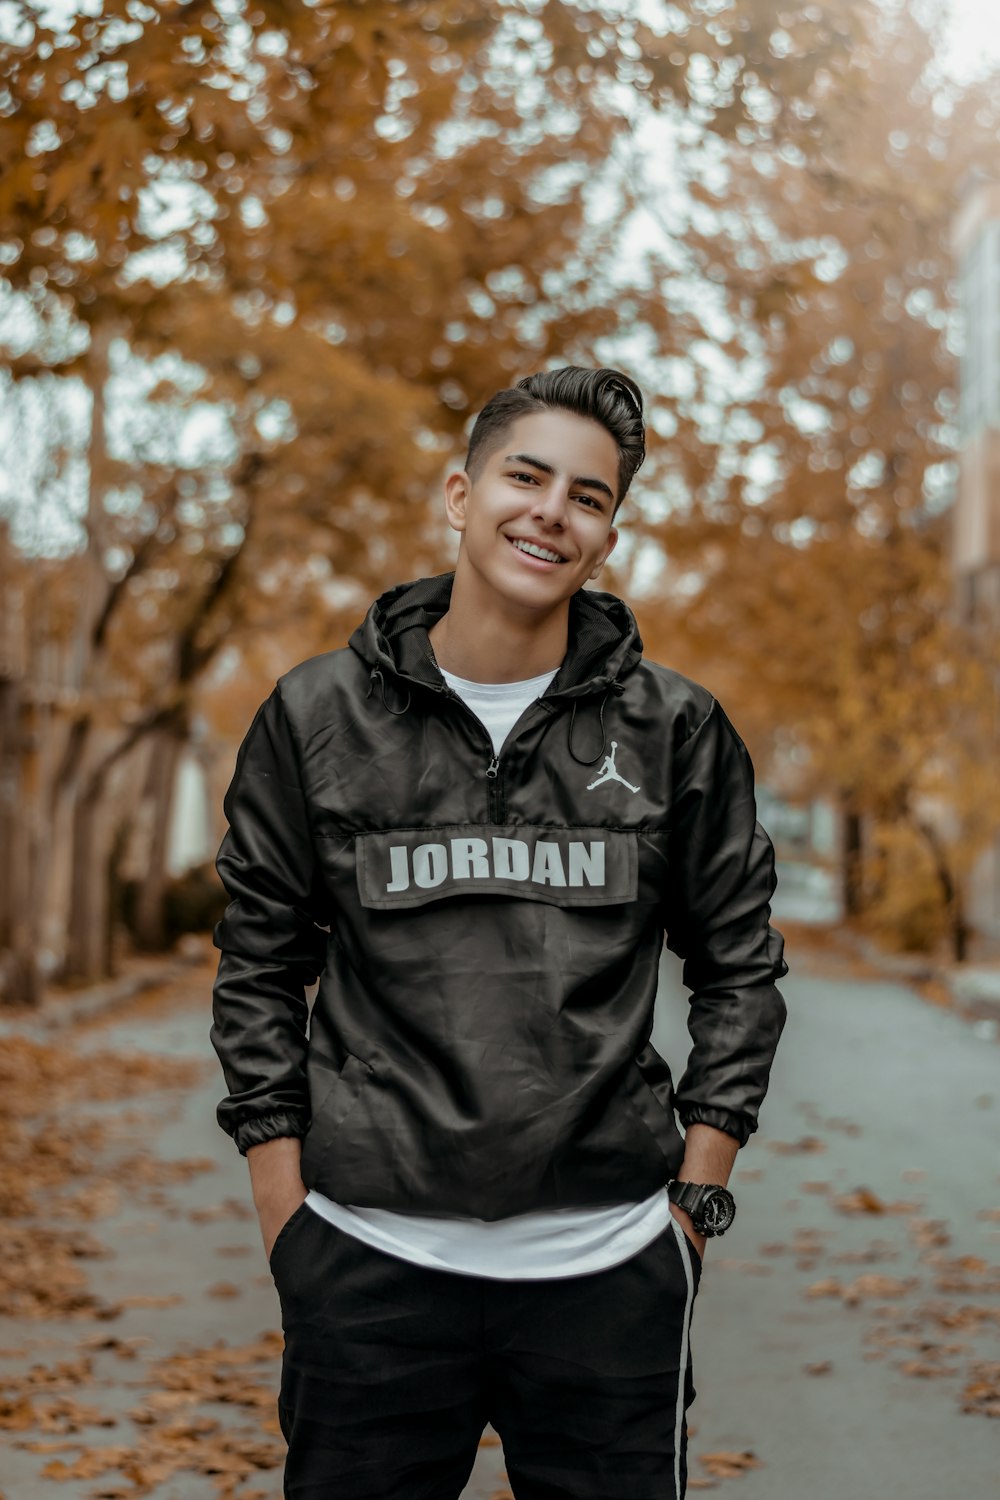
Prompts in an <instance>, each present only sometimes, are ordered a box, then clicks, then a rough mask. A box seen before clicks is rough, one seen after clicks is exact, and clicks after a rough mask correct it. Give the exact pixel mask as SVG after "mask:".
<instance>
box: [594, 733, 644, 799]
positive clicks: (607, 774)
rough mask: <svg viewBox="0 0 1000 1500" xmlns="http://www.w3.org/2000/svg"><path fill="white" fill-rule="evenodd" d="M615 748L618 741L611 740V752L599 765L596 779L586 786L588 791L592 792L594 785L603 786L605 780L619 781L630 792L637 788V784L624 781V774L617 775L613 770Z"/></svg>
mask: <svg viewBox="0 0 1000 1500" xmlns="http://www.w3.org/2000/svg"><path fill="white" fill-rule="evenodd" d="M617 749H618V741H617V740H612V741H611V754H610V755H606V756H605V757H604V764H603V766H602V767H601V773H600V775H599V776H598V777H597V779H596V781H592V782H591V783H590V785H589V786H588V788H587V791H588V792H592V791H593V790H594V787H595V786H603V785H604V783H605V782H606V781H620V782H621V784H622V786H627V787H628V789H629V791H630V792H637V791H638V790H639V788H638V787H637V786H633V785H632V783H631V781H626V780H625V777H624V776H619V774H618V772H617V771H616V770H615V751H616V750H617Z"/></svg>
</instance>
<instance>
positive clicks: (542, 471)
mask: <svg viewBox="0 0 1000 1500" xmlns="http://www.w3.org/2000/svg"><path fill="white" fill-rule="evenodd" d="M643 456H644V429H643V416H642V398H641V395H640V393H639V390H638V388H637V387H636V386H635V384H634V383H633V382H632V381H631V380H629V379H628V377H627V376H625V375H622V374H620V373H619V372H617V371H614V370H607V369H598V370H590V369H580V368H575V367H569V368H566V369H562V370H555V371H550V372H547V373H544V374H538V375H533V376H530V377H528V378H526V379H525V380H522V381H520V382H519V383H518V385H517V387H516V388H515V389H513V390H505V391H500V392H499V393H498V394H497V395H495V396H494V397H493V398H492V399H491V400H490V401H489V402H488V403H487V405H486V406H485V407H484V409H483V411H482V412H481V413H480V415H479V417H478V419H477V421H476V424H475V426H474V428H473V431H472V436H471V439H470V444H469V452H468V456H467V459H466V465H465V468H464V469H461V470H458V471H457V472H454V473H452V474H451V475H450V476H449V477H448V479H447V481H446V484H445V503H446V507H447V515H448V520H449V523H450V525H451V526H452V527H453V528H454V529H455V530H456V531H457V532H459V534H460V537H461V542H460V546H459V554H458V561H457V564H456V567H455V570H454V573H445V574H442V575H441V576H439V577H435V578H424V579H420V580H418V581H416V582H411V583H405V584H400V585H398V586H397V587H395V588H392V589H390V590H388V592H387V593H385V594H383V595H382V596H381V597H380V598H379V599H378V600H376V602H375V603H374V604H373V605H372V606H371V608H370V610H369V611H368V615H367V618H366V619H365V620H364V622H363V623H362V624H361V625H359V626H358V628H357V630H355V632H354V634H353V635H352V636H351V639H350V643H349V645H348V646H346V647H344V648H342V649H340V650H335V651H330V652H327V653H325V654H324V655H322V656H318V657H314V658H313V659H311V660H309V661H306V662H303V663H302V664H301V665H299V666H297V667H295V668H293V670H292V671H290V672H287V673H286V674H285V675H284V676H283V677H281V678H280V679H279V681H278V683H277V686H276V687H275V689H274V691H273V692H272V693H271V695H270V697H269V698H268V699H267V701H266V702H265V703H264V704H263V705H262V706H261V708H260V709H259V710H258V713H257V716H256V718H255V719H254V722H253V724H252V726H251V728H250V731H249V733H248V734H247V737H246V739H245V741H244V743H243V745H242V747H241V749H240V752H239V757H238V760H237V765H236V772H235V775H234V778H233V781H232V784H231V786H230V788H229V791H228V793H227V796H226V799H225V810H226V815H227V818H228V820H229V825H230V828H229V832H228V833H227V835H226V837H225V840H224V842H223V845H222V848H221V850H220V852H219V858H218V870H219V873H220V875H221V877H222V880H223V882H224V884H225V886H226V889H227V891H228V893H229V895H230V897H231V904H230V905H229V907H228V908H227V910H226V913H225V916H224V917H223V919H222V921H221V922H220V923H219V925H218V927H217V928H216V934H215V942H216V946H217V947H218V948H219V949H220V950H221V953H222V957H221V959H220V963H219V970H218V977H217V980H216V984H215V992H214V1018H215V1019H214V1026H213V1028H212V1041H213V1044H214V1046H215V1048H216V1051H217V1053H218V1055H219V1058H220V1060H221V1062H222V1066H223V1070H224V1073H225V1078H226V1083H227V1086H228V1088H229V1091H230V1092H229V1096H228V1098H226V1099H225V1100H224V1101H223V1102H222V1103H221V1104H220V1106H219V1111H218V1118H219V1123H220V1124H221V1126H222V1128H223V1129H224V1130H226V1131H228V1132H229V1133H230V1134H231V1135H232V1136H233V1137H234V1139H235V1142H236V1144H237V1146H238V1147H239V1149H240V1151H241V1152H243V1153H244V1154H245V1155H246V1156H247V1159H248V1162H249V1166H250V1173H251V1178H252V1185H253V1194H254V1201H255V1203H256V1206H257V1210H258V1213H259V1216H260V1223H261V1230H262V1234H263V1239H264V1245H265V1249H266V1251H267V1253H268V1257H269V1263H270V1267H271V1271H272V1275H273V1277H274V1281H275V1285H276V1287H277V1291H278V1295H279V1299H280V1303H281V1311H282V1324H283V1328H284V1332H285V1353H284V1359H283V1366H282V1380H281V1392H280V1397H279V1416H280V1421H281V1427H282V1431H283V1433H284V1435H285V1437H286V1439H287V1441H288V1457H287V1461H286V1465H285V1488H284V1494H285V1496H286V1497H288V1500H305V1497H310V1500H313V1497H315V1500H319V1497H320V1496H324V1497H325V1496H327V1495H330V1496H333V1495H336V1496H337V1500H375V1497H379V1500H424V1497H426V1500H432V1497H433V1500H451V1497H458V1496H459V1495H460V1494H461V1492H462V1490H463V1488H464V1486H465V1484H466V1481H467V1479H468V1477H469V1474H470V1471H471V1468H472V1465H473V1462H474V1459H475V1456H476V1450H477V1446H478V1442H479V1438H480V1436H481V1435H482V1432H483V1428H484V1426H485V1425H486V1423H487V1421H489V1422H491V1423H492V1424H493V1426H494V1427H495V1428H496V1430H497V1431H498V1432H499V1434H500V1436H501V1439H502V1441H503V1448H504V1460H505V1464H506V1468H507V1473H508V1476H509V1480H510V1485H511V1488H512V1490H513V1492H514V1494H515V1496H516V1497H517V1500H557V1497H560V1500H611V1497H614V1500H653V1497H654V1496H655V1497H657V1500H667V1497H675V1500H679V1497H680V1496H682V1495H683V1494H684V1492H685V1485H686V1475H687V1426H686V1411H687V1408H688V1406H689V1405H690V1403H691V1401H692V1400H693V1398H694V1394H695V1391H694V1385H693V1380H692V1366H691V1355H690V1344H689V1334H690V1325H691V1312H692V1305H693V1302H694V1299H695V1295H696V1292H697V1289H698V1285H699V1281H700V1278H701V1274H702V1256H703V1255H704V1252H705V1243H706V1239H707V1237H709V1236H712V1235H715V1234H720V1233H722V1232H724V1230H725V1229H726V1228H727V1227H728V1225H729V1224H730V1223H731V1221H732V1217H733V1213H734V1204H733V1200H732V1196H731V1195H730V1194H729V1193H728V1190H727V1188H726V1183H727V1181H728V1178H729V1175H730V1171H731V1168H732V1165H733V1161H734V1158H735V1155H736V1152H737V1150H738V1149H739V1147H740V1145H742V1144H744V1143H745V1142H746V1141H747V1139H748V1138H749V1136H750V1134H751V1132H752V1131H753V1130H754V1129H756V1124H757V1114H758V1108H759V1105H760V1103H761V1100H762V1099H763V1097H764V1094H765V1091H766V1088H767V1081H768V1075H769V1071H770V1067H771V1062H772V1059H773V1056H774V1052H775V1048H776V1047H777V1044H778V1039H779V1036H780V1034H781V1030H782V1027H783V1025H784V1020H785V1005H784V1001H783V999H782V996H781V994H780V992H779V991H778V989H777V988H776V987H775V981H776V980H777V979H779V978H780V977H781V976H782V975H783V974H785V973H787V965H786V964H785V961H784V958H783V956H782V954H783V941H782V938H781V936H780V934H779V933H777V932H776V931H775V930H774V929H773V928H772V927H771V926H770V925H769V916H770V907H769V901H770V898H771V896H772V894H773V892H774V887H775V875H774V855H773V850H772V847H771V844H770V841H769V840H768V838H767V836H766V834H765V833H764V832H763V830H762V829H761V827H760V825H759V824H758V823H757V821H756V810H755V803H754V792H753V769H752V766H751V763H750V759H749V757H748V755H747V752H746V749H745V747H744V745H743V743H742V741H741V740H740V738H739V736H738V735H737V733H736V731H735V730H734V728H733V726H732V725H731V723H730V722H729V719H728V718H727V717H726V715H725V713H724V712H723V710H722V708H721V706H720V705H719V703H718V702H717V701H716V700H715V699H714V698H713V697H712V695H711V693H709V692H708V691H707V689H705V688H704V687H701V686H699V685H698V684H697V683H695V682H692V681H691V680H689V679H688V678H686V677H683V676H681V675H680V674H679V673H677V672H675V671H673V670H671V669H670V668H668V667H664V666H660V665H658V664H657V663H655V662H651V661H647V660H645V659H644V658H643V655H642V642H641V640H640V638H639V633H638V630H637V627H636V622H635V619H634V617H633V615H632V613H631V611H630V610H629V609H628V607H627V605H625V604H624V603H623V602H622V601H621V600H620V599H618V598H616V597H615V596H614V595H612V594H607V593H601V592H598V591H594V590H589V589H586V588H585V587H584V585H585V584H586V583H588V582H589V581H591V580H593V579H596V578H597V577H598V575H599V574H600V571H601V568H602V567H603V565H604V563H605V562H606V560H607V558H608V556H609V555H610V553H611V551H612V549H613V548H614V546H615V543H616V541H617V539H618V532H617V530H616V528H615V526H614V524H613V523H614V519H615V516H616V515H617V511H618V507H619V506H620V505H621V502H622V500H623V498H624V496H625V493H626V491H627V489H628V487H629V483H630V481H631V479H632V476H633V474H634V472H635V470H636V469H637V468H638V466H639V464H640V463H641V462H642V459H643ZM664 932H665V933H666V939H667V943H668V946H669V947H670V948H671V949H672V950H673V951H674V952H675V953H677V954H679V955H681V956H682V957H683V959H684V960H685V967H684V981H685V984H686V985H687V986H688V987H689V988H690V989H691V991H692V995H691V1000H690V1016H689V1023H688V1024H689V1029H690V1032H691V1036H692V1039H693V1042H694V1046H693V1049H692V1051H691V1054H690V1057H689V1058H688V1061H687V1067H686V1070H685V1071H684V1074H683V1076H682V1077H681V1078H680V1080H679V1082H678V1083H677V1085H676V1086H675V1085H674V1083H673V1080H672V1077H671V1072H670V1069H669V1067H668V1065H667V1063H666V1062H665V1061H664V1059H663V1058H661V1057H660V1056H658V1055H657V1053H656V1052H655V1051H654V1049H653V1048H652V1046H651V1045H650V1042H649V1036H650V1030H651V1027H652V1020H653V1001H654V996H655V993H656V984H657V970H658V963H659V959H660V955H661V950H662V946H663V939H664ZM317 976H319V991H318V994H317V997H316V1000H315V1004H314V1007H313V1010H312V1014H311V1017H308V1026H307V1012H308V1007H307V1002H306V998H305V995H304V990H305V988H306V987H307V986H308V985H310V984H312V983H314V982H315V980H316V978H317ZM678 1118H679V1120H680V1122H681V1124H682V1125H684V1127H685V1133H684V1134H683V1135H682V1134H681V1132H680V1131H679V1129H678V1127H677V1123H676V1122H677V1119H678Z"/></svg>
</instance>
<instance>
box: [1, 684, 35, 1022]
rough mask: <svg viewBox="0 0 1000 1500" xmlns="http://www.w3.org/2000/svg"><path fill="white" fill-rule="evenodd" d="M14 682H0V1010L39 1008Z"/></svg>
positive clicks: (31, 843)
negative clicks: (10, 1007)
mask: <svg viewBox="0 0 1000 1500" xmlns="http://www.w3.org/2000/svg"><path fill="white" fill-rule="evenodd" d="M25 721H26V713H25V705H24V703H23V701H22V697H21V692H20V689H19V687H18V685H17V683H16V682H12V681H9V680H0V849H2V850H3V858H2V859H0V1004H2V1005H38V1004H39V1003H40V1001H41V998H42V977H41V970H40V968H39V964H38V950H39V947H40V941H39V931H38V918H39V912H38V908H37V907H36V905H35V903H34V902H33V900H32V893H33V890H34V888H35V885H36V880H35V875H36V872H37V868H38V857H39V850H38V848H37V845H36V837H35V836H36V835H37V833H38V829H37V817H36V816H34V814H37V800H36V798H37V787H36V786H35V784H34V783H35V781H36V777H35V775H34V771H35V765H34V761H35V759H36V758H37V756H36V753H35V752H34V747H33V745H32V742H31V736H30V734H29V733H28V732H27V726H26V722H25Z"/></svg>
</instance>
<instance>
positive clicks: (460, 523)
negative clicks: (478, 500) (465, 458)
mask: <svg viewBox="0 0 1000 1500" xmlns="http://www.w3.org/2000/svg"><path fill="white" fill-rule="evenodd" d="M471 493H472V480H471V479H470V478H469V476H468V474H467V473H466V472H465V470H464V469H455V470H453V472H452V473H450V474H449V475H448V477H447V479H446V480H445V482H444V508H445V512H446V514H447V517H448V525H449V526H450V527H451V529H452V531H464V530H465V514H466V509H467V507H468V503H469V495H470V494H471Z"/></svg>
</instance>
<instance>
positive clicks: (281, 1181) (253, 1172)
mask: <svg viewBox="0 0 1000 1500" xmlns="http://www.w3.org/2000/svg"><path fill="white" fill-rule="evenodd" d="M301 1158H302V1142H301V1141H300V1140H298V1139H297V1138H295V1137H291V1136H277V1137H275V1139H274V1140H271V1141H265V1142H263V1144H262V1145H260V1146H251V1147H250V1149H249V1151H248V1152H247V1165H248V1166H249V1168H250V1180H251V1183H252V1185H253V1202H254V1207H255V1208H256V1210H257V1218H258V1220H259V1221H260V1232H261V1234H262V1235H263V1237H264V1250H265V1251H266V1253H267V1258H268V1260H270V1259H271V1251H272V1250H273V1249H274V1242H275V1240H276V1239H277V1238H278V1235H279V1234H280V1233H281V1231H282V1229H283V1228H284V1226H285V1225H286V1224H287V1223H288V1221H289V1219H290V1218H291V1217H292V1214H293V1213H294V1212H295V1210H296V1209H297V1208H298V1207H299V1205H300V1204H302V1203H304V1202H305V1199H306V1191H307V1190H306V1185H305V1183H304V1182H303V1181H302V1173H301V1171H300V1162H301Z"/></svg>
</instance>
